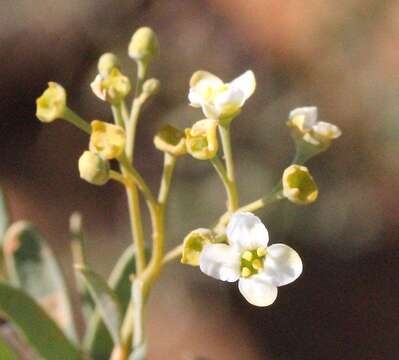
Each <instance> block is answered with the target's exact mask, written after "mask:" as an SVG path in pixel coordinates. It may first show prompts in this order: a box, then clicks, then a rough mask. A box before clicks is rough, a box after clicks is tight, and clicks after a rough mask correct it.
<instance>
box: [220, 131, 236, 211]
mask: <svg viewBox="0 0 399 360" xmlns="http://www.w3.org/2000/svg"><path fill="white" fill-rule="evenodd" d="M219 132H220V138H221V140H222V147H223V153H224V158H225V162H226V171H227V179H228V181H229V184H230V185H229V188H230V197H231V198H229V204H228V209H229V212H230V213H233V212H234V211H236V210H237V209H238V193H237V185H236V181H235V175H234V160H233V150H232V147H231V136H230V124H227V125H219Z"/></svg>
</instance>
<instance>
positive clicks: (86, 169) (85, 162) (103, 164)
mask: <svg viewBox="0 0 399 360" xmlns="http://www.w3.org/2000/svg"><path fill="white" fill-rule="evenodd" d="M109 172H110V165H109V161H108V160H105V159H103V158H102V157H101V156H100V155H98V154H95V153H93V152H91V151H88V150H86V151H85V152H84V153H83V154H82V156H81V157H80V158H79V173H80V177H81V178H82V179H84V180H86V181H87V182H89V183H90V184H93V185H104V184H106V183H107V181H108V180H109Z"/></svg>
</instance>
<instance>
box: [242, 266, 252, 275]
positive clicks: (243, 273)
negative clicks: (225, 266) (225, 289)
mask: <svg viewBox="0 0 399 360" xmlns="http://www.w3.org/2000/svg"><path fill="white" fill-rule="evenodd" d="M249 275H251V270H249V269H248V268H247V267H243V268H242V270H241V276H242V277H248V276H249Z"/></svg>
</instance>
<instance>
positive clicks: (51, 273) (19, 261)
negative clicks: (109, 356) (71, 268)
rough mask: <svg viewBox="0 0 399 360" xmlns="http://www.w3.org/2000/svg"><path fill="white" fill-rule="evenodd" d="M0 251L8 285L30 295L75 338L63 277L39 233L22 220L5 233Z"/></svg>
mask: <svg viewBox="0 0 399 360" xmlns="http://www.w3.org/2000/svg"><path fill="white" fill-rule="evenodd" d="M3 251H4V256H5V263H6V268H7V272H8V275H9V280H10V282H11V284H12V285H14V286H16V287H19V288H21V289H23V290H24V291H25V292H26V293H28V294H29V295H31V296H32V297H33V298H34V299H35V300H36V301H37V302H38V303H39V304H40V305H41V306H42V307H43V309H44V310H45V311H47V313H48V314H49V315H50V316H51V317H52V318H53V319H54V320H55V321H56V322H57V323H58V324H59V325H60V327H61V328H62V329H63V330H64V331H65V333H66V334H67V335H68V336H69V337H70V338H71V339H76V332H75V326H74V322H73V316H72V310H71V305H70V302H69V299H68V295H67V291H66V286H65V281H64V278H63V276H62V273H61V270H60V267H59V265H58V263H57V261H56V259H55V257H54V255H53V253H52V251H51V249H50V248H49V246H48V245H47V242H46V240H45V239H44V238H43V237H42V236H41V235H40V233H39V232H38V230H37V229H36V228H35V227H34V226H33V225H31V224H29V223H27V222H25V221H19V222H16V223H14V224H13V225H11V227H10V228H9V229H8V230H7V232H6V234H5V237H4V243H3Z"/></svg>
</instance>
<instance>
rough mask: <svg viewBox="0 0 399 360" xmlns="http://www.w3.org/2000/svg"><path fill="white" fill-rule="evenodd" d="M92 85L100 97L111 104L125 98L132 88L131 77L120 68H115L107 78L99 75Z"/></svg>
mask: <svg viewBox="0 0 399 360" xmlns="http://www.w3.org/2000/svg"><path fill="white" fill-rule="evenodd" d="M90 87H91V89H92V90H93V92H94V94H95V95H96V96H97V97H98V98H100V99H101V100H103V101H108V102H109V103H111V104H114V103H118V102H119V101H121V100H123V99H124V98H125V97H126V95H127V94H129V92H130V90H131V85H130V80H129V78H128V77H126V76H125V75H123V74H122V73H121V72H120V71H119V69H118V68H113V69H112V70H111V71H110V73H109V74H108V76H106V77H105V78H104V77H103V76H101V75H100V74H99V75H97V76H96V78H95V79H94V81H93V82H92V83H91V84H90Z"/></svg>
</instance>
